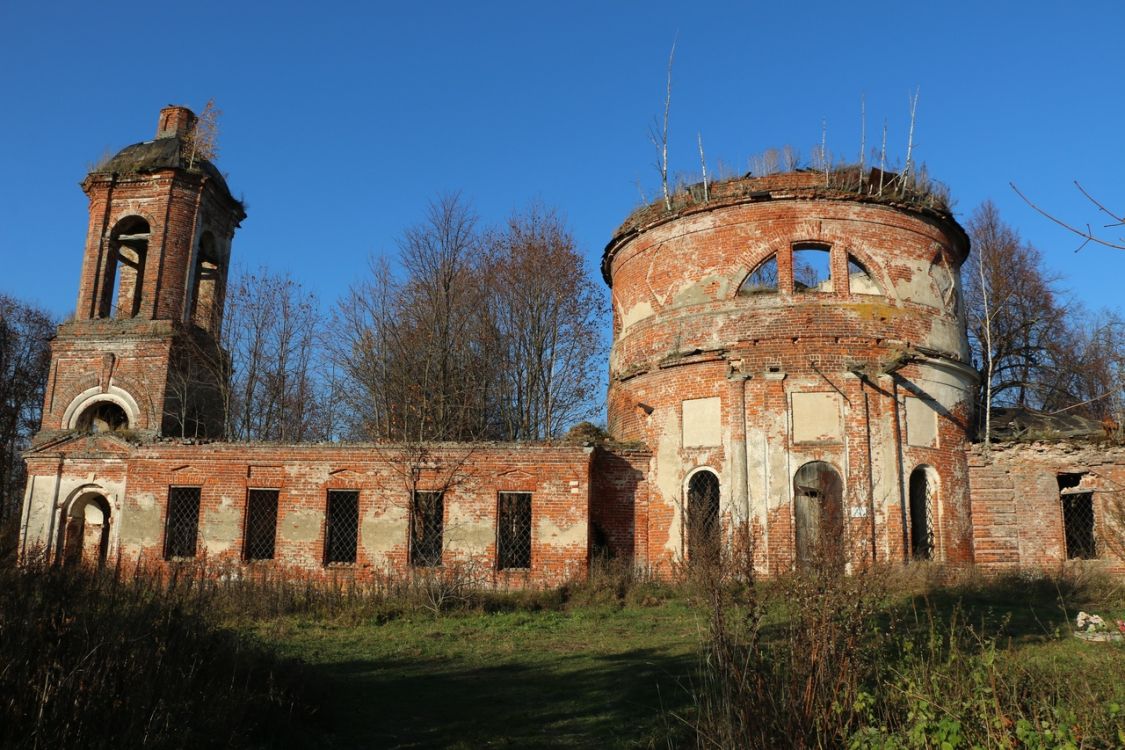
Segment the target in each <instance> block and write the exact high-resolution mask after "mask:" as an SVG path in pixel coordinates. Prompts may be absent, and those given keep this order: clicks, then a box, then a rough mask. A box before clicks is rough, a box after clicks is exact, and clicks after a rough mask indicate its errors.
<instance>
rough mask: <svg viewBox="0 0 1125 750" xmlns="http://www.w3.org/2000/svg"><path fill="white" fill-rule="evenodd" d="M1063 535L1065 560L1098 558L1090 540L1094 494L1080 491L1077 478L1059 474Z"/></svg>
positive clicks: (1076, 475) (1076, 476)
mask: <svg viewBox="0 0 1125 750" xmlns="http://www.w3.org/2000/svg"><path fill="white" fill-rule="evenodd" d="M1058 483H1059V497H1060V498H1061V499H1062V515H1063V535H1064V537H1065V540H1066V558H1067V559H1068V560H1092V559H1094V558H1096V557H1097V556H1098V550H1097V544H1096V542H1095V539H1094V494H1093V493H1092V492H1088V491H1085V490H1084V489H1080V488H1079V485H1081V484H1082V475H1081V474H1059V476H1058Z"/></svg>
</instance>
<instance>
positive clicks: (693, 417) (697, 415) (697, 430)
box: [682, 396, 723, 447]
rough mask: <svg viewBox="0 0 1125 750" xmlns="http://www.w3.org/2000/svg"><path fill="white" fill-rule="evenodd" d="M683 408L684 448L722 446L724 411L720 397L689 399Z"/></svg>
mask: <svg viewBox="0 0 1125 750" xmlns="http://www.w3.org/2000/svg"><path fill="white" fill-rule="evenodd" d="M682 406H683V445H684V447H688V446H713V445H721V444H722V442H723V435H722V417H721V414H722V409H721V404H720V400H719V397H718V396H715V397H712V398H693V399H688V400H687V401H684V402H683V404H682Z"/></svg>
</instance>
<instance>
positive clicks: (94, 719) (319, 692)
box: [0, 568, 1125, 748]
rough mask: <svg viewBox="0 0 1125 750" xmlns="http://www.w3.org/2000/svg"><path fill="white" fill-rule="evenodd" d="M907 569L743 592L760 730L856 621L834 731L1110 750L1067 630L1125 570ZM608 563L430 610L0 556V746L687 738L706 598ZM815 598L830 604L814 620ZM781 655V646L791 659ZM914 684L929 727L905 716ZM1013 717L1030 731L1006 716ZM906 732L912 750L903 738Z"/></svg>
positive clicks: (273, 582) (696, 708)
mask: <svg viewBox="0 0 1125 750" xmlns="http://www.w3.org/2000/svg"><path fill="white" fill-rule="evenodd" d="M920 572H924V569H921V568H912V569H911V570H910V571H907V572H905V573H904V572H902V571H899V572H893V571H892V572H890V573H889V574H886V573H885V574H883V577H882V578H880V577H876V579H875V580H873V581H872V583H871V584H870V585H868V584H865V583H863V581H860V580H856V579H844V580H843V581H837V582H836V583H835V584H833V586H835V587H836V588H835V589H832V588H830V589H827V590H826V591H825V592H824V593H823V594H822V593H817V590H814V589H810V588H809V586H808V584H807V582H806V583H802V582H801V581H800V580H799V579H798V578H796V577H794V578H793V579H791V580H790V579H783V580H779V581H770V582H766V583H762V584H759V585H758V586H757V587H756V589H754V591H756V597H757V601H758V602H759V603H760V605H761V620H760V622H761V646H760V647H761V649H762V652H761V653H762V655H763V658H760V659H758V660H757V662H756V664H758V669H759V672H758V673H757V674H758V675H760V676H762V679H763V680H764V682H762V683H761V685H763V689H762V691H761V695H763V696H765V697H764V700H763V701H762V702H761V703H755V704H753V705H754V706H755V708H754V710H753V711H751V712H750V713H751V714H752V715H753V716H754V718H755V720H756V721H758V720H760V719H761V717H762V713H760V711H759V708H760V707H766V708H768V707H769V706H770V705H774V706H776V705H778V704H777V702H776V696H778V695H779V694H780V691H781V690H783V689H788V688H786V685H787V683H786V680H787V679H789V676H791V675H793V674H797V675H798V676H800V674H801V672H800V667H799V665H800V664H801V663H804V662H807V661H808V654H809V653H810V644H813V645H815V644H817V643H818V642H822V641H823V640H824V638H825V633H824V631H823V630H821V628H822V627H825V628H828V629H831V628H836V637H837V638H844V637H845V636H847V635H848V634H849V633H852V632H855V633H859V632H862V633H864V634H866V635H863V636H861V637H860V638H859V639H858V640H855V641H854V642H855V644H856V646H857V648H858V649H859V650H858V651H857V652H855V654H854V656H855V658H854V659H852V660H851V661H850V662H848V663H849V664H850V665H851V666H849V667H847V668H848V669H851V670H852V675H853V676H854V679H855V680H856V689H857V690H858V691H859V693H862V694H863V695H865V696H869V697H870V698H871V699H873V700H874V701H876V703H875V706H874V707H872V708H868V709H865V710H864V711H862V712H860V713H858V714H857V715H858V716H860V717H861V724H860V725H858V726H857V725H856V724H855V723H854V722H853V723H851V724H849V725H848V726H847V727H845V730H844V733H843V734H841V735H838V736H841V737H846V738H853V737H855V738H858V739H857V740H856V741H855V742H854V743H852V746H854V747H867V746H879V747H925V746H929V745H928V744H926V743H929V744H932V742H931V740H932V739H933V738H934V737H936V736H938V735H939V734H940V733H942V732H945V731H947V730H949V729H950V728H951V727H952V726H953V723H952V722H953V720H955V719H956V720H961V721H962V729H963V730H964V731H965V732H969V731H970V730H972V731H975V732H977V735H976V736H982V735H980V730H979V727H980V726H981V722H982V721H983V722H985V723H990V722H992V718H993V717H994V716H995V712H994V711H993V708H992V707H993V705H994V704H995V705H996V706H999V707H1000V708H999V710H1000V711H1001V713H1002V714H1003V716H1001V717H1000V719H1001V721H1007V719H1008V718H1009V717H1010V718H1011V719H1012V724H1011V729H1010V733H1011V734H1012V735H1013V736H1014V735H1015V733H1016V732H1017V731H1023V732H1024V734H1025V735H1026V736H1029V737H1030V736H1032V734H1034V732H1036V731H1038V729H1037V728H1036V727H1038V726H1039V724H1042V722H1046V724H1047V725H1049V727H1050V728H1051V730H1052V731H1055V730H1057V729H1059V728H1063V729H1065V730H1066V731H1068V732H1070V733H1071V734H1072V735H1075V736H1080V737H1081V738H1082V741H1081V742H1080V743H1078V744H1077V745H1076V746H1078V747H1118V746H1125V724H1123V719H1122V716H1123V714H1122V713H1121V712H1120V711H1117V712H1116V713H1115V712H1114V709H1113V707H1114V706H1115V705H1118V706H1125V645H1122V644H1114V643H1088V642H1085V641H1081V640H1079V639H1077V638H1074V637H1073V635H1072V631H1073V622H1074V616H1075V615H1076V614H1077V612H1078V611H1079V610H1080V609H1085V610H1086V611H1089V612H1096V613H1098V614H1100V615H1102V616H1103V617H1104V618H1105V619H1106V620H1107V621H1109V622H1111V623H1112V621H1113V620H1114V619H1118V618H1122V619H1125V582H1121V581H1113V580H1110V579H1104V578H1103V579H1090V580H1082V579H1076V578H1073V577H1069V578H1068V577H1060V578H1035V577H1031V578H1020V577H1011V578H1003V579H992V580H989V579H982V580H970V581H968V582H961V583H957V584H947V585H938V584H936V583H934V582H933V581H932V580H927V579H926V577H925V575H918V574H919V573H920ZM938 572H939V573H940V571H938ZM618 573H619V575H616V576H615V575H604V576H603V575H602V574H600V573H599V574H598V576H597V577H595V579H594V580H593V581H591V582H589V583H582V584H576V585H572V586H569V587H565V588H563V589H560V590H557V591H538V590H535V591H528V592H509V593H505V592H491V593H472V594H470V595H469V596H467V597H465V598H462V599H459V600H457V601H454V602H452V603H451V604H450V606H449V609H448V610H446V611H441V612H440V613H439V612H435V611H431V604H432V601H431V600H430V599H429V598H428V597H427V596H426V595H425V591H424V590H421V589H418V588H417V587H415V588H411V587H410V586H409V585H406V584H404V583H403V582H388V583H386V584H382V585H381V586H382V587H373V588H362V587H355V586H343V587H339V588H336V587H332V586H326V585H324V584H322V583H318V582H314V581H300V580H281V579H262V580H257V579H245V580H240V581H237V582H222V581H221V580H220V579H218V578H217V577H215V576H212V575H207V574H206V571H203V570H200V571H198V574H197V575H193V574H191V571H186V572H185V573H184V575H180V576H179V577H178V578H176V579H175V582H173V580H172V579H169V578H167V577H165V578H161V577H160V576H155V577H153V576H151V575H150V574H148V573H146V572H144V571H143V570H137V571H130V572H128V573H126V571H123V570H121V571H117V570H114V571H103V572H101V573H96V574H95V573H81V572H80V573H78V574H74V573H70V572H67V571H64V570H58V569H46V568H44V569H29V570H25V571H15V570H4V569H0V583H2V584H3V585H2V586H0V592H2V595H0V636H3V637H0V727H3V728H4V729H3V730H2V731H0V745H3V746H9V745H10V746H13V747H23V746H27V747H31V746H40V747H42V746H47V745H52V746H53V745H58V746H66V745H67V744H68V743H70V744H74V743H75V742H77V744H75V746H78V744H80V745H82V746H85V747H94V746H106V747H118V746H126V745H129V746H139V745H138V741H136V740H137V738H138V737H141V738H145V737H147V738H148V739H147V740H145V742H146V743H147V744H148V745H150V746H153V747H202V746H228V747H327V748H353V747H380V748H420V747H452V748H478V747H520V748H525V747H560V746H561V747H597V748H631V747H686V746H694V745H696V744H697V739H698V737H697V735H696V733H695V732H696V729H697V728H699V729H700V731H705V729H704V725H703V724H702V723H701V722H702V719H701V717H703V716H704V709H703V706H704V703H701V700H703V698H704V696H705V695H706V690H707V689H708V686H715V685H718V684H720V683H718V682H716V672H715V669H714V662H712V667H711V668H710V669H709V670H708V669H704V668H703V667H704V661H703V658H704V654H705V653H711V654H714V653H715V651H714V650H713V649H711V648H710V647H709V646H708V643H709V638H711V637H712V634H713V632H714V631H713V624H714V623H713V618H712V611H711V610H710V609H709V608H708V607H706V606H704V605H703V603H702V602H703V601H715V600H714V598H712V597H710V596H709V595H703V594H701V592H703V591H705V590H706V589H703V588H698V587H697V588H692V587H689V586H683V587H679V588H672V587H669V586H666V585H661V584H658V583H656V582H653V581H648V580H638V579H636V578H633V577H631V576H630V575H629V574H628V573H627V572H626V573H621V571H618ZM740 590H741V591H742V592H743V594H739V593H738V592H739V591H740ZM853 590H854V591H856V592H859V593H860V594H862V595H863V596H866V597H873V598H871V601H872V602H873V604H872V605H871V606H867V605H865V606H864V608H863V609H862V619H861V620H848V621H846V622H844V623H843V625H841V621H840V620H839V618H837V617H836V614H835V613H837V612H843V611H845V610H846V609H847V607H848V604H849V602H850V601H851V600H853V599H854V598H855V597H853V596H852V594H851V593H850V592H852V591H853ZM726 591H727V592H728V594H727V595H726V596H727V601H729V602H730V603H731V604H730V605H729V608H728V609H726V611H725V613H726V616H727V619H726V622H727V623H729V624H730V625H731V626H732V627H734V628H736V629H737V628H739V627H742V626H741V625H739V623H744V622H746V618H745V617H743V616H742V615H743V614H745V611H744V610H743V611H740V610H739V606H740V605H739V604H738V602H739V601H748V600H747V599H746V598H745V597H744V596H743V595H744V594H746V593H747V592H750V591H751V589H748V588H746V587H740V586H730V587H729V588H728V589H726ZM802 591H803V592H805V593H803V594H802V593H801V592H802ZM810 591H812V592H813V593H812V594H810V593H809V592H810ZM822 595H823V596H830V597H835V599H833V600H832V601H834V602H835V603H834V604H833V605H832V607H829V608H828V610H827V612H826V614H824V615H823V619H821V620H815V618H814V615H815V607H816V605H817V603H818V602H820V601H822ZM740 596H743V598H741V599H740ZM871 634H875V636H874V637H873V639H872V636H871ZM732 635H733V636H734V637H735V638H737V637H740V636H739V635H738V633H732ZM868 639H872V640H868ZM845 640H846V638H845ZM841 642H843V641H841ZM849 642H850V641H849ZM734 643H735V648H736V649H737V648H740V646H738V645H737V643H738V642H734ZM908 643H909V644H911V645H910V647H909V648H907V644H908ZM869 644H873V645H869ZM934 644H936V646H935V645H934ZM787 653H789V654H795V655H796V657H797V660H796V661H795V662H790V663H789V664H790V666H785V664H784V663H783V662H784V659H785V655H786V654H787ZM951 653H955V656H956V658H955V659H953V660H952V661H951V660H950V659H949V658H948V655H949V654H951ZM846 655H851V654H846ZM993 659H994V662H993V661H992V660H993ZM865 660H866V661H865ZM993 663H995V665H996V667H995V669H994V668H993V667H992V666H991V665H992V664H993ZM841 664H844V662H841ZM772 665H780V667H779V668H777V669H774V668H773V666H772ZM793 665H797V666H796V667H794V666H793ZM795 670H796V671H795ZM829 672H830V673H831V675H835V674H839V672H835V671H832V670H831V669H830V670H829ZM831 675H830V676H831ZM990 681H992V685H993V686H996V685H998V686H999V687H998V688H997V690H998V691H999V692H996V691H995V690H994V692H992V693H990V692H989V690H992V689H993V688H991V687H989V682H990ZM797 687H798V689H797V694H799V693H800V684H799V682H798V684H797ZM906 691H910V694H908V693H907V692H906ZM914 691H918V694H919V696H924V697H922V698H920V700H922V701H930V703H929V704H928V708H926V707H925V706H923V708H926V711H929V713H930V714H931V716H929V717H927V716H924V715H923V714H925V711H918V712H915V710H914V709H916V708H918V707H919V705H920V704H919V702H918V700H915V699H914V698H912V697H911V695H912V694H913V692H914ZM859 693H856V694H857V695H858V694H859ZM789 694H790V695H793V694H794V693H793V692H792V691H790V693H789ZM992 695H999V696H1000V698H1001V699H1002V700H1001V701H999V702H997V701H994V699H993V698H992V697H990V696H992ZM739 700H741V699H739ZM1001 703H1003V705H1002V706H1001ZM939 704H942V705H939ZM743 705H748V704H743ZM154 706H156V709H157V710H156V712H154V708H153V707H154ZM822 709H823V710H828V711H829V712H830V713H831V712H833V711H834V710H835V709H832V707H831V706H827V704H826V705H825V706H818V710H822ZM908 713H910V714H914V713H917V714H918V716H919V717H921V718H918V717H915V718H914V719H909V720H907V718H906V717H907V714H908ZM109 714H112V715H113V717H114V719H113V721H112V722H108V723H107V722H106V721H105V716H107V715H109ZM782 715H784V711H783V712H782ZM37 716H38V717H39V718H36V717H37ZM153 717H156V718H158V719H159V727H158V729H159V733H158V734H155V735H154V734H153V726H154V724H153ZM1029 720H1031V721H1035V722H1039V724H1036V725H1035V726H1033V727H1032V728H1031V729H1028V728H1027V726H1023V727H1022V728H1021V727H1020V726H1019V724H1018V722H1020V721H1023V722H1025V724H1026V722H1027V721H1029ZM1041 720H1042V721H1041ZM697 723H698V724H697ZM974 727H975V728H974ZM1075 727H1077V729H1074V728H1075ZM111 730H113V731H111ZM989 731H992V730H989ZM1007 731H1009V730H1008V729H1006V728H1005V727H1003V726H1002V727H1001V728H1000V729H999V730H996V731H993V732H992V734H989V735H988V737H993V736H1001V735H1003V734H1004V732H1007ZM912 732H913V733H916V734H917V736H918V737H921V738H922V739H921V740H919V741H918V742H921V744H917V743H915V744H911V742H913V740H910V737H912V736H914V735H912V734H911V733H912ZM1119 732H1123V733H1121V734H1119ZM1029 733H1031V734H1029ZM1040 735H1043V732H1039V735H1036V737H1038V739H1042V737H1041V736H1040ZM849 741H851V740H849ZM1037 741H1038V740H1037ZM122 742H124V744H122ZM865 743H867V744H865ZM896 743H897V744H896ZM989 743H991V740H989ZM989 743H986V745H985V746H992V745H991V744H989ZM838 744H843V743H838ZM728 746H732V747H749V746H756V745H754V743H752V742H750V743H748V742H741V743H738V742H734V743H728ZM763 746H768V745H763ZM774 746H776V743H775V744H774ZM997 746H1007V747H1021V746H1032V744H1030V743H1029V742H1024V744H1023V745H1019V744H1010V745H1003V744H999V745H997ZM1035 746H1042V747H1064V746H1065V744H1059V743H1056V744H1050V743H1046V744H1041V745H1035Z"/></svg>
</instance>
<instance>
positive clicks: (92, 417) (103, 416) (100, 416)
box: [74, 400, 129, 433]
mask: <svg viewBox="0 0 1125 750" xmlns="http://www.w3.org/2000/svg"><path fill="white" fill-rule="evenodd" d="M74 427H75V429H77V430H80V431H81V432H92V433H98V432H117V431H118V430H127V429H129V415H128V414H126V413H125V409H123V408H122V407H121V405H120V404H117V403H115V402H113V401H108V400H106V401H95V402H94V403H92V404H90V405H89V406H87V407H86V408H85V409H83V410H82V412H81V413H80V414H79V415H78V418H77V419H76V420H75V423H74Z"/></svg>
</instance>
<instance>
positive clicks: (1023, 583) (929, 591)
mask: <svg viewBox="0 0 1125 750" xmlns="http://www.w3.org/2000/svg"><path fill="white" fill-rule="evenodd" d="M823 562H824V561H820V563H823ZM724 566H725V568H726V569H728V570H730V569H735V568H738V567H739V566H737V565H736V561H726V562H725V563H724ZM740 569H741V570H743V571H745V570H747V569H748V568H747V567H746V566H742V567H741V568H740ZM941 577H942V576H941V575H940V573H939V572H938V571H933V570H931V571H924V572H923V573H922V574H921V575H918V574H914V575H910V574H904V573H903V572H902V569H901V568H899V569H890V568H886V569H867V570H863V571H860V572H857V573H854V574H852V575H845V574H844V572H843V568H842V566H839V565H825V564H814V565H811V566H810V567H809V568H807V569H803V570H800V571H798V572H796V573H793V574H791V575H789V576H785V577H783V578H781V579H779V580H776V581H771V582H769V583H768V584H758V583H756V582H755V581H754V580H753V577H752V575H750V576H746V575H742V576H739V577H737V578H732V577H731V576H730V575H717V576H711V577H710V578H709V579H707V581H706V584H707V586H706V590H707V592H708V595H709V597H710V599H709V603H708V619H709V632H708V636H707V641H706V644H705V649H704V656H703V660H702V663H701V668H700V676H699V680H698V682H697V684H696V685H695V688H694V697H695V714H694V715H693V716H691V717H684V718H685V720H687V721H688V722H689V723H690V724H691V725H692V726H693V727H694V729H695V735H696V739H697V745H698V746H699V747H719V748H776V747H787V748H788V747H792V748H868V747H876V748H931V747H934V748H950V749H953V748H970V747H972V748H977V747H980V748H993V747H995V748H1023V747H1028V748H1079V747H1106V748H1108V747H1122V746H1125V723H1123V717H1125V714H1123V713H1122V708H1121V707H1122V704H1125V681H1123V680H1122V679H1121V671H1120V670H1121V669H1122V668H1123V667H1125V653H1122V649H1121V648H1120V647H1115V646H1113V645H1108V646H1102V648H1103V649H1104V648H1108V649H1114V650H1112V651H1103V652H1102V653H1101V654H1097V655H1093V659H1092V660H1091V661H1092V663H1095V664H1097V663H1099V662H1100V663H1102V664H1104V665H1105V667H1106V668H1107V673H1106V674H1100V675H1099V674H1084V673H1082V669H1083V668H1084V667H1085V666H1086V665H1085V664H1084V663H1083V662H1082V661H1081V660H1078V661H1075V660H1074V659H1073V658H1072V657H1073V652H1070V651H1067V650H1066V648H1067V647H1069V646H1073V644H1072V643H1071V641H1073V639H1072V638H1071V637H1070V632H1069V631H1070V627H1069V625H1067V624H1066V623H1067V622H1068V619H1067V618H1068V614H1067V608H1068V607H1069V606H1070V605H1071V604H1073V603H1074V602H1077V601H1082V600H1088V599H1090V598H1094V599H1097V600H1100V601H1107V602H1109V601H1113V599H1112V598H1109V599H1107V598H1106V597H1107V596H1109V597H1112V596H1113V594H1112V593H1109V592H1110V591H1111V590H1113V591H1117V592H1119V591H1120V588H1119V587H1117V586H1116V585H1115V584H1114V583H1113V582H1108V581H1106V580H1105V579H1101V578H1097V577H1094V578H1090V577H1085V578H1081V577H1080V578H1077V579H1076V578H1074V577H1063V578H1055V579H1049V578H1045V577H1039V578H1035V579H1034V580H1032V579H1029V578H1017V577H1012V578H999V579H997V578H992V579H982V578H979V577H972V578H970V579H969V580H965V581H961V582H957V583H953V584H949V583H939V582H938V581H939V580H940V578H941ZM1032 597H1034V598H1037V600H1038V601H1045V602H1047V603H1048V606H1057V607H1058V611H1059V617H1056V618H1055V620H1056V621H1058V622H1061V623H1064V625H1063V626H1061V627H1055V628H1054V629H1052V628H1050V627H1047V625H1046V624H1042V625H1043V627H1041V628H1040V630H1041V631H1042V632H1041V634H1040V635H1038V636H1037V638H1039V639H1040V640H1043V639H1047V640H1056V641H1059V651H1060V656H1059V659H1058V660H1057V661H1044V660H1042V659H1041V658H1040V659H1039V660H1031V661H1025V660H1024V659H1021V658H1020V657H1019V655H1018V651H1015V650H1009V649H1008V645H1009V633H1010V630H1009V625H1010V622H1009V618H1010V612H1011V611H1013V610H1014V609H1016V606H1006V605H1016V603H1018V602H1022V603H1023V604H1025V605H1026V603H1027V601H1028V600H1029V598H1032ZM1116 601H1117V602H1118V604H1119V605H1120V602H1121V600H1120V599H1117V600H1116ZM962 602H964V604H962ZM1005 610H1007V612H1008V614H1006V613H1005ZM970 611H971V612H973V616H974V617H976V616H978V615H979V617H980V622H979V623H977V622H970V620H969V614H968V613H969V612H970ZM1080 648H1081V647H1080ZM1078 656H1085V654H1083V653H1079V654H1078ZM1099 657H1100V659H1099ZM1107 657H1108V658H1107Z"/></svg>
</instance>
